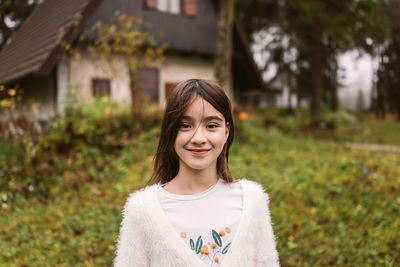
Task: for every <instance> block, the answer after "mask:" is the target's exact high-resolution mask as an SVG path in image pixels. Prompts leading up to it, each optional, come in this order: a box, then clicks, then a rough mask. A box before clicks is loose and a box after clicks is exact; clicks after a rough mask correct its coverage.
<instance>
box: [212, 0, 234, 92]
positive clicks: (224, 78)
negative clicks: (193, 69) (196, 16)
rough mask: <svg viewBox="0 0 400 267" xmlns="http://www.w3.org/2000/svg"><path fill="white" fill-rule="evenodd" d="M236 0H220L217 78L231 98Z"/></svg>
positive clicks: (216, 62) (216, 56)
mask: <svg viewBox="0 0 400 267" xmlns="http://www.w3.org/2000/svg"><path fill="white" fill-rule="evenodd" d="M233 18H234V0H221V1H219V14H218V29H217V44H216V53H215V78H216V79H217V81H218V83H219V84H220V85H221V86H222V88H223V89H224V91H225V93H226V94H227V95H228V97H229V98H230V99H232V98H233V90H232V52H233V51H232V50H233Z"/></svg>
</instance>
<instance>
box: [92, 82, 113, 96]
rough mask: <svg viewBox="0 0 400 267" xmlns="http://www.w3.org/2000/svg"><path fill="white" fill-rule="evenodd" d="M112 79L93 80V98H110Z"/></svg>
mask: <svg viewBox="0 0 400 267" xmlns="http://www.w3.org/2000/svg"><path fill="white" fill-rule="evenodd" d="M110 84H111V81H110V79H99V78H94V79H92V94H93V96H110V94H111V85H110Z"/></svg>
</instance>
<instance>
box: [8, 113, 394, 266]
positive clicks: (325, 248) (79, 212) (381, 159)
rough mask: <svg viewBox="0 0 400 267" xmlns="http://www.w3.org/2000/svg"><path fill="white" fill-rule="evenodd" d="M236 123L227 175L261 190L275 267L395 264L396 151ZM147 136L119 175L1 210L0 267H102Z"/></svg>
mask: <svg viewBox="0 0 400 267" xmlns="http://www.w3.org/2000/svg"><path fill="white" fill-rule="evenodd" d="M238 126H239V129H238V131H237V136H236V137H237V138H236V141H235V143H234V145H233V147H232V153H231V155H230V166H231V171H232V173H233V174H234V176H235V177H238V178H241V177H246V178H248V179H252V180H255V181H258V182H260V183H262V184H263V185H264V187H265V188H266V190H267V191H268V193H269V195H270V198H271V200H270V208H271V214H272V220H273V224H274V230H275V234H276V236H277V242H278V250H279V254H280V260H281V264H282V266H327V265H331V266H396V265H399V263H400V258H399V256H398V251H400V245H399V242H398V240H400V234H399V231H398V229H399V228H400V217H399V216H398V214H400V197H399V194H398V192H399V190H400V186H399V182H398V181H399V177H400V154H395V153H388V152H369V151H358V150H351V149H348V148H345V147H343V146H341V145H338V144H333V143H332V142H329V141H316V140H314V139H312V138H306V137H301V138H293V137H289V136H287V135H283V134H280V133H279V132H268V131H266V130H265V129H264V128H263V127H261V126H260V125H258V124H257V122H256V121H254V120H251V119H250V120H249V121H246V122H243V123H241V124H238ZM395 130H396V129H395ZM156 140H157V131H152V132H150V133H147V134H143V135H141V136H140V137H139V138H138V139H136V141H135V142H134V143H133V144H132V145H129V146H127V147H125V148H124V150H123V152H122V154H121V156H120V157H118V158H116V159H115V161H116V162H115V164H116V166H117V168H118V172H117V173H121V174H122V175H119V176H115V177H111V178H110V177H109V178H106V179H104V180H103V181H102V182H96V183H85V184H83V185H81V186H80V187H79V188H78V189H72V188H71V189H68V190H65V192H63V193H60V194H58V195H57V196H56V197H54V198H52V199H49V200H48V201H46V202H43V201H42V202H40V201H39V200H35V199H34V198H30V199H28V200H24V199H17V201H16V203H15V204H14V206H11V207H9V208H8V209H7V210H1V211H0V212H1V213H0V266H3V265H4V266H21V265H23V264H26V265H27V266H111V265H112V260H113V257H114V255H113V253H114V250H115V239H116V237H117V235H118V230H119V223H120V221H121V209H122V207H123V204H124V202H125V200H126V197H127V196H128V194H129V193H130V192H132V191H133V190H135V189H138V188H140V187H141V186H143V185H144V183H145V181H146V178H148V177H149V176H150V174H151V166H152V155H153V153H154V151H155V145H156ZM96 181H98V180H96ZM56 191H57V190H56Z"/></svg>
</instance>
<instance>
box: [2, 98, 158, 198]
mask: <svg viewBox="0 0 400 267" xmlns="http://www.w3.org/2000/svg"><path fill="white" fill-rule="evenodd" d="M136 115H137V117H135V118H133V117H132V115H131V111H130V110H129V107H126V106H122V105H120V104H117V103H115V102H111V101H109V100H108V99H107V98H101V99H96V100H95V101H93V102H91V103H88V104H86V105H82V106H79V107H77V108H73V107H69V108H68V109H67V111H66V114H65V116H64V117H61V118H59V119H57V120H55V121H54V122H53V123H52V128H51V130H50V133H49V134H48V135H46V136H42V137H40V138H39V139H37V140H35V139H32V138H30V137H27V138H25V139H23V140H22V141H19V142H15V144H14V146H13V147H12V149H14V150H15V151H14V153H12V155H10V153H9V152H7V153H8V154H9V156H7V157H6V159H5V160H4V161H3V160H2V161H1V163H0V168H1V171H0V176H1V177H2V179H1V180H0V188H1V190H0V197H1V198H2V201H3V203H5V204H6V203H8V202H10V201H12V200H15V199H17V198H20V197H26V196H28V195H32V194H33V195H36V196H40V197H43V198H48V197H50V196H51V195H52V194H55V193H57V192H59V191H60V189H63V188H65V187H78V186H79V185H80V184H81V183H84V182H87V181H93V180H101V179H103V178H106V177H105V176H106V175H105V172H111V170H112V169H113V168H114V167H115V164H114V158H115V156H118V155H119V154H120V151H121V148H122V147H124V146H125V145H126V144H129V143H130V142H131V140H132V139H133V138H134V137H135V136H136V135H138V134H139V133H141V132H143V131H147V130H149V129H150V128H152V127H154V126H159V124H160V123H161V112H160V109H159V108H158V107H153V106H148V107H147V108H146V109H145V110H143V111H142V112H141V113H140V114H136ZM3 147H5V146H3ZM4 150H6V149H4ZM9 150H10V148H9V147H7V151H9ZM3 153H6V151H4V152H0V155H1V154H3ZM115 175H117V174H115Z"/></svg>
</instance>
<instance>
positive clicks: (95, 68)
mask: <svg viewBox="0 0 400 267" xmlns="http://www.w3.org/2000/svg"><path fill="white" fill-rule="evenodd" d="M117 11H122V12H125V13H128V14H133V15H137V16H142V18H143V20H144V21H145V22H146V23H148V24H150V25H151V29H150V31H151V33H152V35H153V36H154V37H155V39H156V41H157V43H158V44H160V45H161V44H167V45H168V47H169V49H168V50H167V51H166V53H165V60H164V61H163V62H162V63H157V64H156V63H155V64H150V65H148V66H145V67H143V68H141V69H140V70H139V71H140V72H141V75H140V77H141V79H142V84H145V86H143V90H144V93H145V94H146V95H147V96H148V98H149V100H150V101H152V102H157V103H159V104H160V105H163V104H164V103H165V100H166V97H167V95H168V94H169V93H170V91H171V90H172V88H173V87H174V85H175V84H176V83H178V82H180V81H182V80H185V79H188V78H195V77H197V78H204V79H209V80H215V78H214V60H215V50H216V34H217V19H218V1H217V0H201V1H200V0H68V1H65V0H45V1H44V2H43V3H42V4H40V5H38V6H37V7H36V8H35V9H34V11H33V12H32V14H31V15H30V16H29V17H28V18H27V19H26V21H25V22H24V23H23V24H22V25H21V27H20V28H19V30H18V31H17V32H16V33H15V35H14V37H13V39H12V41H11V42H10V43H9V44H8V45H6V46H5V47H4V48H3V50H2V51H1V52H0V84H3V85H6V86H7V87H15V86H17V87H19V88H22V89H23V102H24V103H30V102H32V101H34V102H36V103H40V105H39V112H38V116H39V118H40V119H43V120H47V119H49V118H51V117H53V116H54V115H56V114H57V113H58V112H61V113H62V111H63V110H64V108H65V105H66V102H67V99H66V97H67V95H68V93H69V92H70V91H71V90H72V89H73V88H78V90H77V96H78V99H80V100H81V101H85V100H87V99H90V98H91V97H92V96H93V95H108V96H109V97H110V98H111V99H112V100H115V101H119V102H126V103H130V102H131V90H130V78H129V75H128V69H127V65H126V62H125V60H124V58H123V57H121V56H119V55H115V59H116V67H117V69H118V75H115V71H112V68H111V66H110V63H109V62H104V60H101V59H100V58H97V59H96V58H93V57H92V56H90V55H89V52H87V51H85V47H78V49H81V51H80V55H81V56H80V58H73V57H72V56H71V55H68V54H66V53H65V50H64V49H63V48H62V47H61V45H60V36H61V35H60V33H62V40H64V41H65V42H67V43H70V44H72V45H74V44H76V40H77V39H78V37H79V36H80V34H81V33H82V32H83V31H84V30H85V29H88V28H90V27H91V26H92V25H94V24H95V23H96V22H98V21H101V22H102V23H105V24H107V23H109V22H110V20H111V18H112V17H113V16H114V14H115V13H116V12H117ZM77 17H79V20H77V19H76V18H77ZM77 21H78V23H77ZM114 67H115V64H114ZM232 74H233V82H232V84H233V95H240V94H241V93H242V92H246V91H251V90H260V89H264V83H263V80H262V78H261V75H260V73H259V70H258V68H257V66H256V64H255V63H254V60H253V57H252V54H251V52H250V49H249V43H248V40H247V39H246V36H245V34H244V33H243V31H242V28H241V27H240V23H239V22H238V21H237V20H235V22H234V29H233V56H232ZM21 112H22V111H21ZM25 115H29V111H28V112H26V111H25Z"/></svg>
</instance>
